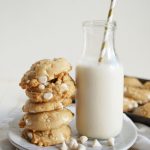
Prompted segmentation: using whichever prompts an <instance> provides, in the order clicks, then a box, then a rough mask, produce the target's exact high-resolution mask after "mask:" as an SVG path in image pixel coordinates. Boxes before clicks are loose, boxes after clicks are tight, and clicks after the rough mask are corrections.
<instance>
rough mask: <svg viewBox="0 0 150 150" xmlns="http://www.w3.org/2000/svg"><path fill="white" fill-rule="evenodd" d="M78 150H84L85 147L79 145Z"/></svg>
mask: <svg viewBox="0 0 150 150" xmlns="http://www.w3.org/2000/svg"><path fill="white" fill-rule="evenodd" d="M78 150H86V146H84V145H83V144H79V145H78Z"/></svg>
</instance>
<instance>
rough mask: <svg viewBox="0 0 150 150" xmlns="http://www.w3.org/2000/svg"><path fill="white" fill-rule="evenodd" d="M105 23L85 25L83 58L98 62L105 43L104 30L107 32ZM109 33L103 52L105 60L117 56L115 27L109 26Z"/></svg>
mask: <svg viewBox="0 0 150 150" xmlns="http://www.w3.org/2000/svg"><path fill="white" fill-rule="evenodd" d="M105 27H106V26H104V23H103V24H102V25H99V24H98V25H97V24H92V25H91V24H90V25H86V24H85V25H84V26H83V33H84V48H83V53H82V59H88V60H94V61H97V62H98V59H99V55H100V51H101V45H102V43H103V38H104V32H105ZM108 31H109V34H108V36H107V37H108V38H107V41H106V47H105V51H104V53H103V56H104V60H105V61H106V60H107V61H111V59H112V60H114V59H115V58H116V55H115V39H114V35H115V28H114V27H110V28H108Z"/></svg>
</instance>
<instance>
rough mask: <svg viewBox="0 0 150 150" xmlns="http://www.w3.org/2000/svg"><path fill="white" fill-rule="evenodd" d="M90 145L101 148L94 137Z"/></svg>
mask: <svg viewBox="0 0 150 150" xmlns="http://www.w3.org/2000/svg"><path fill="white" fill-rule="evenodd" d="M92 147H99V148H102V145H101V144H100V142H99V141H98V140H97V139H95V140H94V141H93V145H92Z"/></svg>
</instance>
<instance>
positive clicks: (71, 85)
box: [26, 73, 76, 102]
mask: <svg viewBox="0 0 150 150" xmlns="http://www.w3.org/2000/svg"><path fill="white" fill-rule="evenodd" d="M75 92H76V86H75V82H74V81H73V79H72V78H71V77H70V76H69V75H68V74H67V73H61V75H60V76H59V78H57V79H55V80H54V81H53V82H52V81H51V82H48V84H47V85H42V84H40V85H38V86H36V87H34V88H30V89H27V90H26V95H27V96H28V97H29V98H30V99H31V100H32V101H33V102H48V101H50V100H52V99H62V98H72V99H73V98H74V97H75Z"/></svg>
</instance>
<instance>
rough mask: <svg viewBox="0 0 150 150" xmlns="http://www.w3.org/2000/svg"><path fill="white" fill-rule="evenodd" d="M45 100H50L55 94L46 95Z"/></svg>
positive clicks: (48, 93)
mask: <svg viewBox="0 0 150 150" xmlns="http://www.w3.org/2000/svg"><path fill="white" fill-rule="evenodd" d="M43 97H44V99H47V100H50V99H51V98H52V97H53V94H52V93H51V92H47V93H44V96H43Z"/></svg>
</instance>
